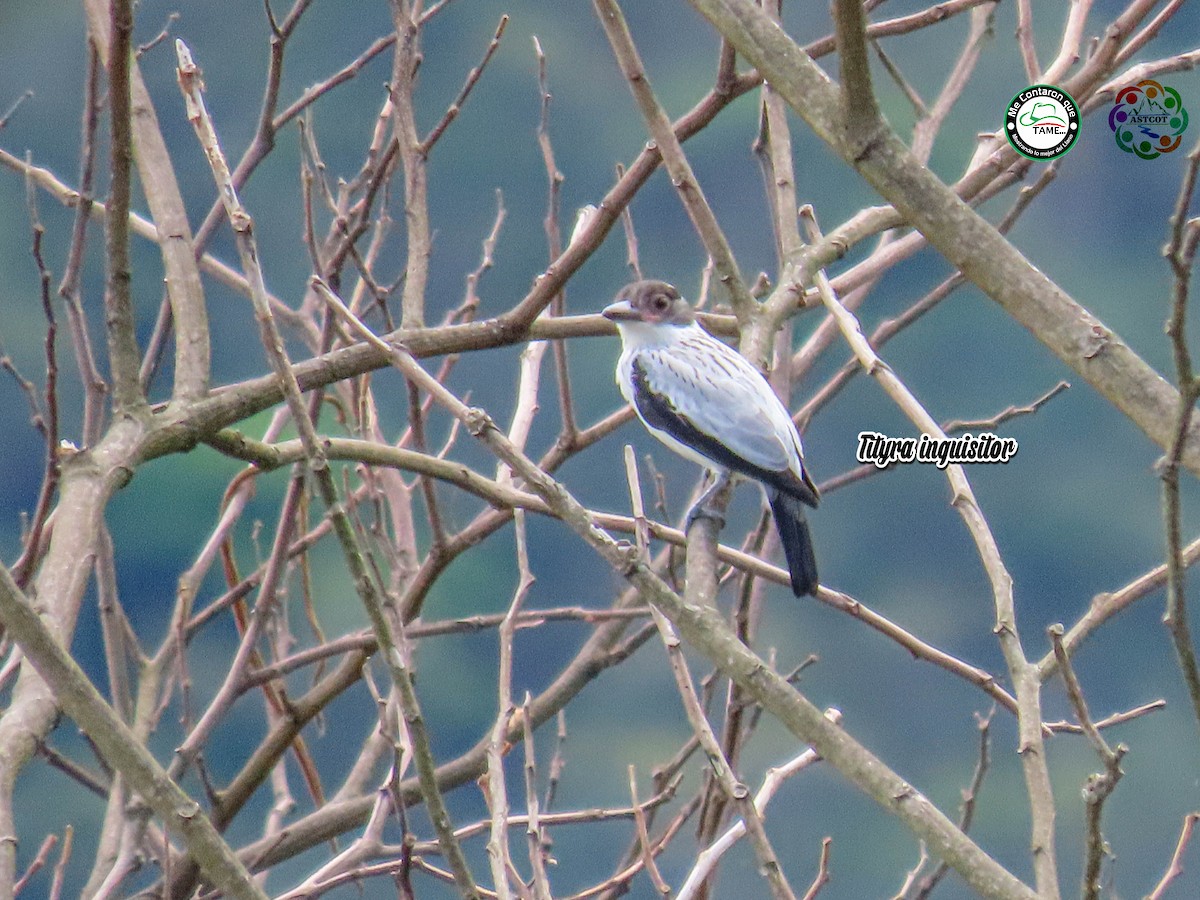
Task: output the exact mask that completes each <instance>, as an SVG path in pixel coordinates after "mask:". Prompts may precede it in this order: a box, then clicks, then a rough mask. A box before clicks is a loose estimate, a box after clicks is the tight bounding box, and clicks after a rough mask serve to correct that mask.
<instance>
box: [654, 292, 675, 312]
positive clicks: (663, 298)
mask: <svg viewBox="0 0 1200 900" xmlns="http://www.w3.org/2000/svg"><path fill="white" fill-rule="evenodd" d="M650 306H651V307H653V309H654V311H655V312H660V313H663V312H666V311H667V310H668V309H670V308H671V298H670V297H668V296H667V295H666V294H655V295H654V297H653V298H652V299H651V300H650Z"/></svg>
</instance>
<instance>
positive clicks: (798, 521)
mask: <svg viewBox="0 0 1200 900" xmlns="http://www.w3.org/2000/svg"><path fill="white" fill-rule="evenodd" d="M770 501H771V514H772V515H773V516H774V517H775V527H776V528H777V529H779V541H780V543H781V544H783V555H784V556H785V557H787V564H788V571H789V572H790V573H791V576H792V593H793V594H795V595H796V596H797V597H803V596H804V595H805V594H815V593H816V592H817V558H816V556H815V555H813V546H812V536H811V535H810V534H809V533H808V520H807V519H806V518H805V516H804V502H803V501H802V500H799V499H798V498H796V497H793V496H792V495H791V494H785V493H784V492H783V491H776V492H774V493H773V494H771V498H770Z"/></svg>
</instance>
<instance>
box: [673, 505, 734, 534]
mask: <svg viewBox="0 0 1200 900" xmlns="http://www.w3.org/2000/svg"><path fill="white" fill-rule="evenodd" d="M697 519H708V520H709V521H710V522H715V523H716V525H717V531H720V530H721V529H722V528H724V527H725V514H724V513H722V512H721V511H720V510H719V509H714V508H713V507H711V506H709V505H708V504H707V503H697V504H696V505H695V506H693V507H692V508H691V509H689V510H688V514H687V518H686V519H685V520H684V523H683V533H684V534H685V535H686V534H687V533H688V532H689V531H691V530H692V525H694V524H695V522H696V520H697Z"/></svg>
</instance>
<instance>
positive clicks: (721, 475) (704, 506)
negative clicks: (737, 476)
mask: <svg viewBox="0 0 1200 900" xmlns="http://www.w3.org/2000/svg"><path fill="white" fill-rule="evenodd" d="M713 476H714V477H713V480H712V484H710V485H709V486H708V487H707V488H706V489H705V491H704V493H703V494H701V495H700V496H699V497H697V498H696V502H695V503H693V504H692V506H691V509H689V510H688V513H687V518H685V519H684V521H683V533H684V534H687V533H688V532H689V531H691V530H692V523H693V522H695V521H696V520H697V519H712V520H713V521H714V522H716V523H717V528H718V529H720V528H723V527H724V526H725V516H724V514H723V513H722V512H721V511H720V510H718V509H714V508H713V507H711V506H709V504H710V503H711V502H712V499H713V497H715V496H717V493H718V492H719V491H721V490H722V489H723V488H724V487H725V485H727V484H729V478H730V475H729V470H728V469H721V470H720V471H714V472H713Z"/></svg>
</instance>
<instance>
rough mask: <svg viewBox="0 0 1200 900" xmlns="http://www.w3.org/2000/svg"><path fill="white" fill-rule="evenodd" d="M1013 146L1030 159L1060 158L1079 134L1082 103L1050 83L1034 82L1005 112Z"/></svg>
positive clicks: (1009, 136) (1006, 125) (1005, 121)
mask: <svg viewBox="0 0 1200 900" xmlns="http://www.w3.org/2000/svg"><path fill="white" fill-rule="evenodd" d="M1004 133H1005V134H1006V135H1007V136H1008V142H1009V143H1010V144H1011V145H1012V148H1013V149H1014V150H1016V151H1017V152H1018V153H1020V154H1021V155H1022V156H1026V157H1028V158H1029V159H1057V158H1058V157H1060V156H1062V155H1063V154H1064V153H1066V152H1067V151H1068V150H1070V149H1071V148H1072V147H1074V146H1075V138H1076V137H1078V136H1079V104H1077V103H1076V102H1075V100H1074V98H1073V97H1072V96H1071V95H1070V94H1068V93H1067V92H1066V91H1064V90H1062V89H1060V88H1056V87H1054V86H1053V85H1050V84H1033V85H1030V86H1029V87H1027V88H1025V90H1023V91H1021V93H1019V94H1017V96H1015V97H1013V98H1012V102H1011V103H1009V104H1008V110H1007V112H1006V113H1005V116H1004Z"/></svg>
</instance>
